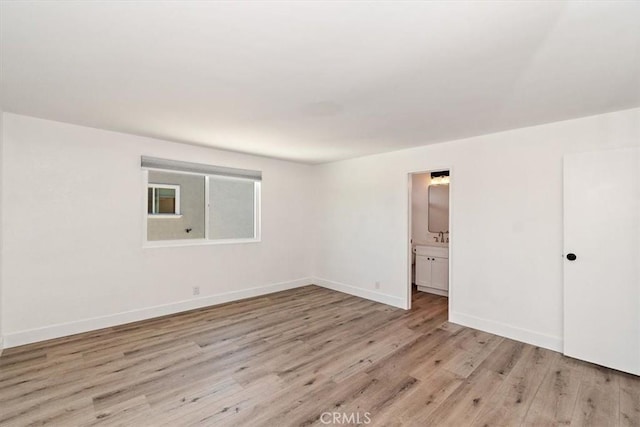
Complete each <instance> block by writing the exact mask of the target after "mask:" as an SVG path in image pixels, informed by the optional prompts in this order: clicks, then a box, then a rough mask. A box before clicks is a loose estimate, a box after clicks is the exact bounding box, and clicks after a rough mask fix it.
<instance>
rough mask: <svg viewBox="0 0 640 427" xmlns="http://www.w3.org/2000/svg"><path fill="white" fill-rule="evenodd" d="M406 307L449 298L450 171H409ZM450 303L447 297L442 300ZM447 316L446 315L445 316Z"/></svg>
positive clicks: (447, 169)
mask: <svg viewBox="0 0 640 427" xmlns="http://www.w3.org/2000/svg"><path fill="white" fill-rule="evenodd" d="M408 184H409V185H408V187H409V231H408V232H409V239H408V241H409V248H408V249H409V251H408V253H409V257H408V258H409V259H408V263H407V264H408V275H407V276H408V282H409V283H408V293H407V308H411V307H412V305H418V304H420V305H421V304H422V303H425V304H430V303H432V302H433V301H440V302H444V301H443V299H445V298H447V299H448V298H450V296H451V292H450V280H449V279H450V273H449V272H450V264H451V263H450V261H451V257H450V245H451V209H450V205H451V203H450V202H451V191H450V188H451V174H450V169H449V168H443V169H434V170H429V171H425V172H414V173H410V174H409V183H408ZM445 305H446V306H447V307H449V306H450V303H449V301H446V304H445ZM447 317H448V316H447Z"/></svg>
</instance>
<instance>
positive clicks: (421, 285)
mask: <svg viewBox="0 0 640 427" xmlns="http://www.w3.org/2000/svg"><path fill="white" fill-rule="evenodd" d="M414 253H415V254H416V285H417V286H418V290H419V291H422V292H429V293H432V294H436V295H443V296H448V295H449V248H447V247H437V246H416V247H415V249H414Z"/></svg>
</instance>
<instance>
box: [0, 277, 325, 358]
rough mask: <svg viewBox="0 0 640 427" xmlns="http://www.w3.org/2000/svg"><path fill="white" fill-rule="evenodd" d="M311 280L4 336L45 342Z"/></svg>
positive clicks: (13, 342) (11, 343)
mask: <svg viewBox="0 0 640 427" xmlns="http://www.w3.org/2000/svg"><path fill="white" fill-rule="evenodd" d="M312 283H313V280H312V279H311V278H304V279H298V280H292V281H288V282H281V283H275V284H272V285H267V286H259V287H255V288H249V289H243V290H240V291H231V292H225V293H221V294H215V295H208V296H203V297H200V298H195V299H190V300H185V301H179V302H175V303H170V304H164V305H157V306H154V307H147V308H142V309H138V310H132V311H127V312H124V313H117V314H110V315H107V316H100V317H93V318H90V319H83V320H79V321H76V322H69V323H59V324H56V325H51V326H46V327H44V328H37V329H29V330H24V331H19V332H14V333H10V334H6V335H5V336H4V345H5V348H9V347H16V346H19V345H24V344H30V343H34V342H38V341H45V340H49V339H52V338H60V337H66V336H69V335H74V334H78V333H82V332H88V331H94V330H97V329H102V328H109V327H111V326H117V325H123V324H125V323H131V322H137V321H139V320H146V319H152V318H154V317H159V316H165V315H167V314H175V313H180V312H182V311H188V310H193V309H196V308H202V307H208V306H212V305H217V304H223V303H226V302H231V301H237V300H241V299H245V298H251V297H257V296H260V295H266V294H271V293H274V292H280V291H285V290H287V289H293V288H299V287H301V286H307V285H310V284H312ZM0 348H1V347H0Z"/></svg>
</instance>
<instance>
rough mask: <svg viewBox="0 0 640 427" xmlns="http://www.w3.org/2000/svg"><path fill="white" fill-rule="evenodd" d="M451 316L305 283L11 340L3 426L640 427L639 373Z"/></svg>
mask: <svg viewBox="0 0 640 427" xmlns="http://www.w3.org/2000/svg"><path fill="white" fill-rule="evenodd" d="M446 317H447V300H446V298H443V297H438V296H434V295H429V294H424V293H419V292H418V293H417V294H416V295H415V298H414V308H413V309H412V310H411V311H403V310H400V309H395V308H392V307H388V306H385V305H382V304H378V303H375V302H371V301H367V300H364V299H361V298H357V297H353V296H349V295H345V294H342V293H338V292H334V291H330V290H326V289H323V288H319V287H316V286H307V287H304V288H299V289H295V290H291V291H286V292H281V293H277V294H272V295H268V296H264V297H259V298H254V299H250V300H244V301H240V302H236V303H230V304H226V305H222V306H217V307H212V308H208V309H203V310H197V311H192V312H188V313H184V314H179V315H174V316H168V317H164V318H159V319H154V320H149V321H144V322H139V323H135V324H130V325H124V326H120V327H115V328H110V329H105V330H101V331H97V332H91V333H86V334H81V335H76V336H73V337H68V338H63V339H57V340H52V341H48V342H44V343H39V344H33V345H28V346H23V347H18V348H13V349H8V350H5V352H4V354H3V355H2V357H0V425H18V426H23V425H29V424H36V425H37V424H45V423H50V424H52V425H61V426H75V425H93V424H102V425H128V426H159V425H167V426H183V425H206V426H226V425H228V426H298V425H326V424H324V423H323V421H324V422H327V421H332V420H333V418H332V417H333V413H337V414H338V415H337V416H338V417H341V418H338V420H339V421H342V422H348V421H353V422H352V423H351V424H355V422H357V421H360V422H361V423H362V424H364V423H366V422H367V421H369V420H370V425H385V426H387V425H389V426H395V425H414V426H455V427H461V426H467V425H469V426H520V425H524V426H552V425H572V426H588V425H591V426H598V427H604V426H618V425H620V426H632V425H635V426H638V425H640V378H638V377H634V376H631V375H626V374H623V373H620V372H616V371H612V370H609V369H605V368H601V367H598V366H595V365H591V364H588V363H584V362H580V361H577V360H574V359H570V358H567V357H564V356H562V355H560V354H559V353H555V352H552V351H548V350H544V349H541V348H537V347H533V346H530V345H526V344H522V343H519V342H515V341H511V340H508V339H504V338H500V337H497V336H495V335H491V334H488V333H484V332H480V331H476V330H472V329H468V328H463V327H459V326H456V325H454V324H451V323H448V322H446ZM325 412H328V413H329V414H325V415H323V413H325ZM342 414H344V415H342ZM345 424H346V423H345ZM334 425H336V424H334ZM342 425H344V424H342Z"/></svg>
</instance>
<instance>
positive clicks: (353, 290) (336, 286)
mask: <svg viewBox="0 0 640 427" xmlns="http://www.w3.org/2000/svg"><path fill="white" fill-rule="evenodd" d="M313 283H314V284H316V285H318V286H322V287H323V288H327V289H333V290H334V291H338V292H343V293H345V294H349V295H354V296H357V297H360V298H365V299H369V300H372V301H376V302H381V303H383V304H387V305H392V306H394V307H399V308H404V309H406V308H407V307H406V301H405V299H404V298H400V297H396V296H393V295H388V294H383V293H381V292H376V291H370V290H368V289H363V288H357V287H355V286H351V285H345V284H344V283H339V282H333V281H331V280H325V279H320V278H319V277H314V278H313Z"/></svg>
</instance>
